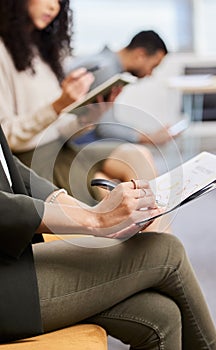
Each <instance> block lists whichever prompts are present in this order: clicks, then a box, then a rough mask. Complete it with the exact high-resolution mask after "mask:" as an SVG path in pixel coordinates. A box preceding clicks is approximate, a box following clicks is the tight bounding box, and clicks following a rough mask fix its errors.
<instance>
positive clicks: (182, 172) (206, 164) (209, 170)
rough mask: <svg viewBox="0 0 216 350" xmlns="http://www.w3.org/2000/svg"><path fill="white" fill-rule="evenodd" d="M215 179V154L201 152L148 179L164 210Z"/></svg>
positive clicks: (172, 206)
mask: <svg viewBox="0 0 216 350" xmlns="http://www.w3.org/2000/svg"><path fill="white" fill-rule="evenodd" d="M214 180H216V155H214V154H211V153H208V152H202V153H200V154H199V155H197V156H196V157H194V158H192V159H191V160H189V161H187V162H185V163H183V164H182V165H180V166H179V167H177V168H175V169H173V170H171V171H170V172H168V173H166V174H163V175H161V176H160V177H158V178H156V179H154V180H152V181H150V185H151V188H152V190H153V192H154V193H155V195H156V199H157V200H158V202H161V203H163V204H164V205H165V207H166V210H169V209H172V208H174V207H176V206H177V205H179V204H180V203H181V202H182V201H183V200H185V199H186V198H188V197H189V196H190V195H192V194H193V193H195V192H197V191H199V190H200V189H202V188H203V187H205V186H206V185H208V184H210V183H211V182H213V181H214Z"/></svg>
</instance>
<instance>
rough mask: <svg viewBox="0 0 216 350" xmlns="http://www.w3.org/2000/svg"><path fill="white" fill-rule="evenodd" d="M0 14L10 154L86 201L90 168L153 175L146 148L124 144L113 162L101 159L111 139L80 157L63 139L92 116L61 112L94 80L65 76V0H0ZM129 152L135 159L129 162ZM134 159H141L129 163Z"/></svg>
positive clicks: (1, 98)
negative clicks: (125, 147) (45, 0)
mask: <svg viewBox="0 0 216 350" xmlns="http://www.w3.org/2000/svg"><path fill="white" fill-rule="evenodd" d="M0 13H4V16H2V20H1V22H0V38H1V41H0V66H1V70H0V122H1V125H2V128H3V130H4V132H5V135H6V137H7V140H8V142H9V145H10V147H11V149H12V152H13V153H14V154H15V155H16V156H17V157H18V158H19V159H20V160H21V161H22V162H23V163H25V164H26V165H28V166H29V167H31V168H32V169H34V170H35V171H37V172H38V174H40V175H41V176H44V177H46V178H47V179H48V180H50V181H52V182H54V183H55V184H56V185H57V186H59V187H64V188H66V189H67V191H68V193H70V194H73V195H74V196H76V197H77V198H78V199H80V200H83V201H86V202H88V203H91V204H92V200H93V198H92V196H91V195H90V194H89V190H88V186H87V184H88V176H87V175H86V174H87V172H90V173H91V176H93V175H94V174H95V172H96V171H97V170H100V171H101V172H102V174H103V175H104V176H105V177H109V176H110V174H112V178H115V179H118V180H119V181H125V180H129V179H130V178H129V176H131V172H132V173H133V177H134V178H138V176H139V174H138V171H140V172H141V170H142V171H143V176H145V177H146V178H149V177H150V178H151V177H153V176H154V170H153V171H152V169H153V168H154V164H150V165H149V162H150V158H151V156H150V154H149V152H148V150H146V149H145V148H142V149H140V150H138V149H137V148H134V147H133V148H132V147H131V149H130V151H129V147H127V149H126V150H125V149H124V147H121V148H120V149H119V153H120V155H118V150H115V155H114V156H115V159H117V158H118V159H120V160H119V162H118V167H117V168H116V167H114V168H112V167H111V166H112V164H109V162H108V163H107V162H106V161H104V160H105V159H106V158H107V157H108V156H110V157H111V158H112V154H111V153H112V151H113V150H114V149H115V148H116V145H112V147H110V145H109V146H108V148H106V147H105V146H104V147H103V148H102V147H100V148H98V150H97V153H94V149H93V150H92V152H89V153H90V155H89V153H88V154H87V155H85V154H84V153H83V152H82V154H81V155H79V156H78V151H79V150H78V149H77V147H75V146H74V145H68V143H67V140H68V138H69V137H71V136H73V135H74V134H76V133H77V132H79V131H80V130H81V129H82V128H83V126H84V125H86V124H87V125H88V124H89V123H90V124H91V123H92V121H89V119H88V118H87V120H86V118H85V116H84V118H83V116H81V117H80V118H76V116H74V115H72V114H65V113H62V111H63V110H64V108H65V107H67V106H68V105H70V104H71V103H72V102H74V101H77V100H79V99H80V98H81V97H82V96H84V95H85V93H86V92H87V91H88V89H89V87H90V85H91V83H92V82H93V80H94V78H93V75H92V74H91V73H89V72H87V71H86V69H84V68H81V69H78V70H75V71H73V72H71V73H70V74H69V75H68V76H67V77H66V78H64V79H63V69H62V59H63V57H64V55H66V54H69V52H70V39H71V38H70V33H69V29H70V28H71V17H70V10H69V0H64V1H61V2H60V1H52V3H51V2H50V1H49V2H44V1H35V0H25V1H23V2H22V5H20V6H17V1H16V0H12V1H10V2H9V3H7V5H5V4H3V3H2V2H0ZM11 13H13V16H11ZM5 28H7V30H5ZM18 33H19V35H18ZM116 94H118V91H115V92H113V93H112V94H111V96H110V101H111V102H112V101H113V100H114V99H115V96H116ZM102 105H103V103H102ZM104 148H105V149H104ZM99 151H100V153H99ZM140 157H143V161H142V162H140ZM146 157H147V158H146ZM129 158H132V159H134V162H133V164H130V163H129V160H128V159H129ZM135 159H139V162H137V163H136V164H135V165H134V163H135ZM140 163H142V165H143V167H142V169H141V167H140ZM74 164H75V166H74ZM106 169H108V170H109V173H107V172H106ZM71 173H73V179H72V178H71Z"/></svg>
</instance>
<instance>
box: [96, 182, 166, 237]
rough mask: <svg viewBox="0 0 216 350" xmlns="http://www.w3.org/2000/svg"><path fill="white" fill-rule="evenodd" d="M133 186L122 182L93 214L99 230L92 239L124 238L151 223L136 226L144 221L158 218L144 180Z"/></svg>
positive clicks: (154, 203)
mask: <svg viewBox="0 0 216 350" xmlns="http://www.w3.org/2000/svg"><path fill="white" fill-rule="evenodd" d="M135 184H136V188H134V183H133V182H132V181H131V182H124V183H121V184H119V185H118V186H116V188H115V189H114V190H113V191H111V192H109V193H108V194H107V196H106V197H105V198H104V199H103V200H102V201H101V202H100V203H99V204H98V205H97V206H95V207H94V208H92V210H93V211H94V213H95V214H96V216H97V221H98V223H99V224H98V226H97V228H96V229H95V232H94V235H95V236H102V237H110V238H127V237H130V236H132V235H134V234H135V233H137V232H138V231H140V230H143V229H144V228H146V227H147V226H148V225H150V224H151V223H152V221H149V222H148V223H145V224H143V226H142V225H141V226H138V225H136V222H139V221H142V220H144V219H145V218H149V217H152V216H156V215H159V214H160V213H161V209H159V208H158V207H157V205H156V202H155V196H154V194H153V192H152V190H151V188H150V186H149V184H148V182H146V181H145V180H135Z"/></svg>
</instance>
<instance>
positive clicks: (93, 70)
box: [87, 65, 100, 73]
mask: <svg viewBox="0 0 216 350" xmlns="http://www.w3.org/2000/svg"><path fill="white" fill-rule="evenodd" d="M99 69H100V66H99V65H96V66H93V67H91V68H87V72H91V73H93V72H95V71H96V70H99Z"/></svg>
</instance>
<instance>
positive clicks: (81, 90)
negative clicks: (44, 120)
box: [53, 68, 94, 114]
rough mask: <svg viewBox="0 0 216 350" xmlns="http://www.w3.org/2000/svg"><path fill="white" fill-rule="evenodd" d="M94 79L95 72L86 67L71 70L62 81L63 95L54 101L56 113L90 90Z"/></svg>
mask: <svg viewBox="0 0 216 350" xmlns="http://www.w3.org/2000/svg"><path fill="white" fill-rule="evenodd" d="M93 81H94V76H93V74H92V73H90V72H87V70H86V68H79V69H76V70H74V71H73V72H71V73H70V74H69V75H68V76H67V77H66V78H65V79H64V80H63V81H62V94H61V96H60V97H59V99H58V100H56V101H55V102H54V103H53V108H54V109H55V111H56V113H57V114H59V113H60V112H61V111H62V109H64V108H65V107H67V106H69V105H70V104H71V103H73V102H75V101H77V100H79V99H80V98H81V97H83V96H84V95H85V94H86V93H87V92H88V90H89V88H90V86H91V84H92V83H93Z"/></svg>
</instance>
